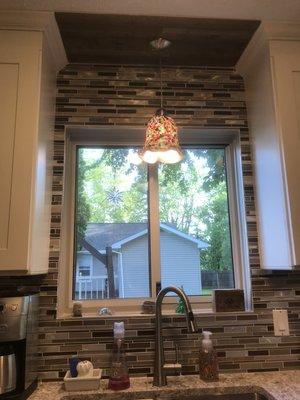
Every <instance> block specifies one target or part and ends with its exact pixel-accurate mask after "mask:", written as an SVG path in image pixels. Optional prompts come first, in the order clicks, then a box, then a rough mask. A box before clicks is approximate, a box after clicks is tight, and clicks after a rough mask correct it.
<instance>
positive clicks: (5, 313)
mask: <svg viewBox="0 0 300 400" xmlns="http://www.w3.org/2000/svg"><path fill="white" fill-rule="evenodd" d="M37 314H38V294H32V295H26V296H18V297H5V298H0V399H1V400H2V399H3V400H4V399H7V400H9V399H11V400H23V399H25V398H26V397H28V396H29V395H30V394H31V393H32V392H33V390H34V389H35V388H36V386H37V368H36V365H37V362H36V361H37V341H38V337H37V335H38V333H37Z"/></svg>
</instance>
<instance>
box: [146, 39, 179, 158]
mask: <svg viewBox="0 0 300 400" xmlns="http://www.w3.org/2000/svg"><path fill="white" fill-rule="evenodd" d="M170 44H171V43H170V42H169V41H168V40H166V39H162V38H159V39H157V40H153V41H152V42H151V46H152V47H153V48H154V49H155V50H158V51H159V50H162V49H165V48H166V47H168V46H170ZM159 65H160V108H159V109H158V110H157V112H156V114H155V115H154V116H153V117H152V118H151V119H150V121H149V122H148V125H147V129H146V139H145V144H144V147H143V149H142V150H141V151H140V153H139V156H140V158H141V159H142V160H143V161H145V162H146V163H148V164H155V163H156V162H162V163H165V164H175V163H177V162H179V161H181V160H182V159H183V154H182V151H181V149H180V146H179V141H178V128H177V126H176V123H175V121H174V120H173V119H172V118H171V117H169V116H168V115H166V113H165V110H164V109H163V90H162V66H161V57H160V58H159Z"/></svg>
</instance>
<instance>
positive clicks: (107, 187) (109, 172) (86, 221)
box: [73, 147, 150, 300]
mask: <svg viewBox="0 0 300 400" xmlns="http://www.w3.org/2000/svg"><path fill="white" fill-rule="evenodd" d="M76 178H77V179H76V218H75V225H76V226H75V231H76V245H75V252H74V253H75V254H74V265H75V269H76V274H75V277H76V278H75V282H74V287H73V298H75V299H82V300H84V299H113V298H134V297H149V296H150V281H149V262H148V230H147V227H148V183H147V167H146V166H145V165H142V164H140V163H139V158H138V155H137V150H136V149H134V148H104V147H79V148H78V149H77V163H76ZM87 265H88V266H93V268H92V269H90V267H89V269H87V267H86V266H87ZM88 270H89V272H88ZM90 271H91V272H90Z"/></svg>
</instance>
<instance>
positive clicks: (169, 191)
mask: <svg viewBox="0 0 300 400" xmlns="http://www.w3.org/2000/svg"><path fill="white" fill-rule="evenodd" d="M83 151H84V149H83ZM79 153H80V152H79ZM130 155H132V150H130V149H126V148H125V149H124V148H123V149H99V150H98V152H97V154H96V156H95V157H86V158H84V157H83V155H82V154H81V155H79V162H78V168H79V169H78V172H79V173H78V214H79V216H78V224H79V229H80V230H81V231H85V229H86V223H87V221H88V222H101V223H109V222H114V223H126V222H131V223H132V222H146V221H147V212H148V199H147V196H148V187H147V167H146V165H145V164H140V165H135V164H133V163H132V162H131V161H130ZM184 156H185V157H184V161H182V162H181V163H178V164H174V165H166V164H161V165H159V170H158V176H159V197H160V220H161V222H166V223H169V224H172V225H173V226H174V227H176V228H177V229H178V230H180V231H182V232H186V233H187V234H190V235H193V236H195V237H197V238H200V239H202V240H204V241H207V242H208V243H209V244H210V247H209V249H207V250H205V251H202V252H201V265H202V268H204V269H207V270H229V269H231V268H232V260H231V243H230V230H229V216H228V204H227V203H228V201H227V184H226V169H225V162H224V149H220V148H216V149H207V148H205V149H204V148H201V149H199V148H198V149H188V150H185V151H184Z"/></svg>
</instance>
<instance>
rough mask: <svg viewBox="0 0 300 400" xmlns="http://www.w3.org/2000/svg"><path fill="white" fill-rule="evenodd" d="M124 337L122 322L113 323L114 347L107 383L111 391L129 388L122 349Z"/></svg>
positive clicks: (123, 350)
mask: <svg viewBox="0 0 300 400" xmlns="http://www.w3.org/2000/svg"><path fill="white" fill-rule="evenodd" d="M124 336H125V329H124V322H115V323H114V347H113V353H112V361H111V368H110V375H109V381H108V389H111V390H124V389H128V388H129V386H130V380H129V375H128V368H127V364H126V357H125V349H124Z"/></svg>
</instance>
